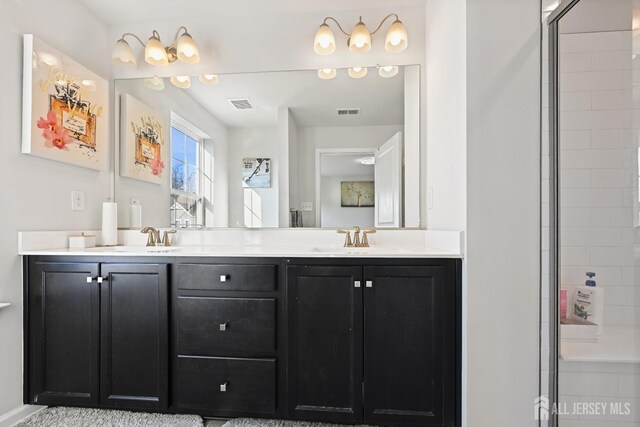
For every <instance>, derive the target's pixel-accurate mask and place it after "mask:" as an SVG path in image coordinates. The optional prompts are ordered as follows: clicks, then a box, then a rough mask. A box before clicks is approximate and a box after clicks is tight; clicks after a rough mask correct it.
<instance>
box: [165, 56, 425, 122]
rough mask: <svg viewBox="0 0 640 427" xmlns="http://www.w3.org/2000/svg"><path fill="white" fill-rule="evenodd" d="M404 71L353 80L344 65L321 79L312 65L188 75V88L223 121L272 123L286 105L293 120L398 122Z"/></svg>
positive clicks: (401, 119) (373, 71)
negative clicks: (243, 105)
mask: <svg viewBox="0 0 640 427" xmlns="http://www.w3.org/2000/svg"><path fill="white" fill-rule="evenodd" d="M403 75H404V73H403V70H402V67H401V69H400V71H399V72H398V75H396V76H395V77H393V78H382V77H380V76H379V75H378V73H377V70H376V69H375V68H372V69H370V70H369V73H368V75H367V76H365V77H364V78H362V79H357V80H356V79H352V78H351V77H349V76H348V75H347V70H344V69H342V70H338V75H337V77H336V78H334V79H332V80H321V79H319V78H318V76H317V72H316V71H315V70H314V71H283V72H269V73H244V74H227V75H221V76H220V83H219V84H218V85H217V86H205V85H203V84H201V83H200V82H199V81H198V80H197V78H196V79H192V80H193V82H192V85H191V88H190V89H187V92H188V93H189V95H191V96H192V97H193V98H194V99H195V100H196V101H197V102H198V103H199V104H201V105H202V106H203V107H204V108H205V109H206V110H208V111H209V112H210V113H211V114H212V115H213V116H214V117H216V118H217V119H218V120H220V121H221V122H222V123H223V124H224V125H226V126H227V127H268V126H275V125H276V124H277V122H278V107H289V109H290V111H291V113H292V115H293V118H294V121H295V122H296V125H297V126H373V125H401V124H403V123H404V77H403ZM167 84H169V83H168V82H167ZM416 90H418V88H416ZM238 98H248V99H249V101H250V102H251V104H252V105H253V107H254V108H253V109H252V110H237V109H236V108H235V107H233V106H232V105H231V103H230V102H229V99H238ZM338 108H360V114H358V115H355V116H354V115H348V116H338V114H337V111H336V109H338Z"/></svg>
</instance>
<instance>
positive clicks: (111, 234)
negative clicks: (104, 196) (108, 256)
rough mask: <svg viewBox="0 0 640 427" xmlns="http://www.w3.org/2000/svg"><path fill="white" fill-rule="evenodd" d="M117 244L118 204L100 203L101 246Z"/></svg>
mask: <svg viewBox="0 0 640 427" xmlns="http://www.w3.org/2000/svg"><path fill="white" fill-rule="evenodd" d="M117 244H118V204H117V203H115V202H104V203H102V246H115V245H117Z"/></svg>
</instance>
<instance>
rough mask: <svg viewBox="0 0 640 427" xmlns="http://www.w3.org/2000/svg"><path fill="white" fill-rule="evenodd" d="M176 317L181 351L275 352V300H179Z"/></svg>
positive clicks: (188, 298) (202, 298)
mask: <svg viewBox="0 0 640 427" xmlns="http://www.w3.org/2000/svg"><path fill="white" fill-rule="evenodd" d="M176 316H177V339H178V351H179V352H183V353H184V352H189V351H192V352H193V351H197V352H207V353H212V354H215V353H217V352H223V353H229V352H234V351H241V352H251V353H258V354H260V353H272V352H274V351H275V346H276V300H275V299H261V298H211V297H178V302H177V304H176Z"/></svg>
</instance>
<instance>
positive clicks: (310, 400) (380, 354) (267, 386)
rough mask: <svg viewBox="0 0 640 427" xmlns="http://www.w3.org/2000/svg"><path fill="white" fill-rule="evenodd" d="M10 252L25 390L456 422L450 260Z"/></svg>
mask: <svg viewBox="0 0 640 427" xmlns="http://www.w3.org/2000/svg"><path fill="white" fill-rule="evenodd" d="M150 261H151V262H150ZM24 265H25V269H24V273H25V287H24V293H25V366H26V369H25V392H24V396H25V397H24V401H25V403H31V404H41V405H68V406H87V407H104V408H120V409H132V410H146V411H161V412H172V413H185V412H188V413H195V414H200V415H203V416H217V417H264V418H287V419H295V420H308V421H324V422H329V423H344V424H369V425H398V426H440V427H453V426H456V425H460V382H461V370H460V366H461V356H460V355H461V352H460V342H461V329H460V316H461V292H460V289H461V285H460V271H461V261H460V260H456V259H399V258H389V259H382V258H357V257H354V258H346V257H345V258H290V259H287V258H254V257H252V258H228V257H227V258H210V257H193V258H191V257H190V258H181V257H170V256H158V257H134V258H127V257H116V256H91V257H79V256H63V255H60V256H29V257H27V258H26V259H25V263H24Z"/></svg>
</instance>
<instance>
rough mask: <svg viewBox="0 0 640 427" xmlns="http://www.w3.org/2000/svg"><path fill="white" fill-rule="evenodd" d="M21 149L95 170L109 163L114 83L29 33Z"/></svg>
mask: <svg viewBox="0 0 640 427" xmlns="http://www.w3.org/2000/svg"><path fill="white" fill-rule="evenodd" d="M23 39H24V62H23V68H24V70H23V71H24V80H23V87H22V89H23V106H22V109H23V111H22V152H23V153H25V154H31V155H34V156H38V157H44V158H47V159H51V160H57V161H60V162H65V163H70V164H73V165H77V166H82V167H85V168H90V169H95V170H106V169H107V167H108V164H109V151H110V150H109V133H108V129H109V128H108V126H109V108H108V101H109V83H108V82H107V81H106V80H105V79H103V78H102V77H100V76H98V75H97V74H96V73H94V72H93V71H91V70H89V69H87V68H86V67H84V66H82V65H80V64H79V63H77V62H75V61H74V60H72V59H71V58H69V57H67V56H65V55H64V54H63V53H61V52H60V51H58V50H56V49H54V48H52V47H51V46H49V45H47V44H46V43H45V42H43V41H42V40H40V39H38V38H36V37H34V36H33V35H32V34H25V35H24V37H23Z"/></svg>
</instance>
